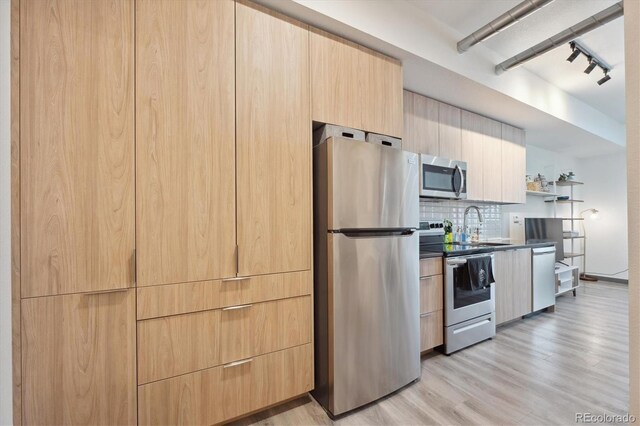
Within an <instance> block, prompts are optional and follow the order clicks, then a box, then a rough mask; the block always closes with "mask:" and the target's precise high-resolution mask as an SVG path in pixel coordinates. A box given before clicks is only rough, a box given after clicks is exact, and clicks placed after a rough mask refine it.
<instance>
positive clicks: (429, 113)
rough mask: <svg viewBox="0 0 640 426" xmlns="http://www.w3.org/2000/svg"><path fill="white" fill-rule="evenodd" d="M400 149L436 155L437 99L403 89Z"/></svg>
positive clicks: (437, 148)
mask: <svg viewBox="0 0 640 426" xmlns="http://www.w3.org/2000/svg"><path fill="white" fill-rule="evenodd" d="M403 96H404V101H403V104H404V138H403V139H402V149H403V150H405V151H411V152H416V153H419V154H428V155H435V156H438V155H439V154H440V148H439V144H438V132H439V125H438V108H439V106H438V104H439V102H438V101H435V100H433V99H431V98H427V97H426V96H422V95H418V94H417V93H413V92H409V91H408V90H405V91H404V92H403Z"/></svg>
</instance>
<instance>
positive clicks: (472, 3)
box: [410, 0, 624, 123]
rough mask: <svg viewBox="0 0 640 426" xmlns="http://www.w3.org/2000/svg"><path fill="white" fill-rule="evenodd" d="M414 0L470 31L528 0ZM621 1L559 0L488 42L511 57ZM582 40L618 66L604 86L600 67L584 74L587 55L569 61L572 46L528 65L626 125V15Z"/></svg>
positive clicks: (458, 28) (463, 31)
mask: <svg viewBox="0 0 640 426" xmlns="http://www.w3.org/2000/svg"><path fill="white" fill-rule="evenodd" d="M410 1H411V3H413V4H414V5H415V6H416V7H418V8H420V9H421V10H423V11H424V12H426V13H427V14H429V15H430V16H432V17H433V18H435V19H437V20H439V21H441V22H442V23H444V24H445V25H447V26H449V27H451V28H453V29H454V30H456V31H458V32H460V33H461V34H464V35H468V34H471V33H472V32H473V31H475V30H477V29H478V28H480V27H481V26H482V25H484V24H486V23H488V22H490V21H491V20H493V19H494V18H496V17H498V16H499V15H500V14H502V13H504V12H506V11H507V10H509V9H511V8H512V7H514V6H515V5H517V4H519V3H520V2H521V1H522V0H492V1H487V0H410ZM617 2H618V0H555V1H553V2H552V3H550V4H549V5H547V6H546V7H544V8H543V9H541V10H539V11H536V12H535V13H533V14H532V15H530V16H529V17H527V18H526V19H524V20H522V21H521V22H518V23H517V24H515V25H512V26H511V27H509V28H507V29H505V30H504V31H502V32H500V33H498V34H496V35H495V36H493V37H491V38H490V39H488V40H486V41H485V42H483V43H482V44H483V45H484V46H485V47H487V48H489V49H491V50H492V51H494V52H496V53H498V54H499V55H501V56H502V57H504V58H505V59H507V58H509V57H511V56H513V55H515V54H518V53H520V52H521V51H523V50H525V49H527V48H529V47H531V46H533V45H535V44H537V43H539V42H541V41H543V40H545V39H547V38H549V37H551V36H553V35H555V34H557V33H559V32H560V31H562V30H564V29H566V28H568V27H570V26H572V25H575V24H576V23H578V22H580V21H582V20H583V19H585V18H588V17H589V16H592V15H594V14H596V13H598V12H600V11H601V10H603V9H606V8H607V7H609V6H611V5H613V4H615V3H617ZM578 42H579V43H580V44H581V45H582V46H584V47H585V48H587V49H588V50H590V51H591V52H592V53H593V54H595V55H596V56H598V57H599V58H600V59H602V60H603V61H604V62H606V63H607V64H608V65H610V66H611V67H612V71H611V73H610V75H611V77H612V79H611V80H609V81H608V82H607V83H605V84H603V85H602V86H598V85H597V84H596V81H598V80H599V79H600V78H601V77H602V76H603V74H602V72H601V71H600V70H599V69H596V70H594V71H593V72H592V73H591V74H588V75H587V74H584V72H583V71H584V69H585V68H586V66H587V60H586V58H584V56H580V57H579V58H577V59H576V60H575V61H574V62H573V63H570V62H568V61H567V60H566V59H567V57H568V56H569V54H570V53H571V50H570V48H569V46H568V45H567V46H566V47H559V48H557V49H555V50H553V51H551V52H548V53H546V54H544V55H542V56H540V57H538V58H535V59H533V60H531V61H529V62H527V63H526V64H525V65H524V68H526V69H528V70H529V71H531V72H533V73H534V74H536V75H538V76H539V77H541V78H543V79H544V80H546V81H548V82H550V83H552V84H553V85H555V86H557V87H558V88H560V89H562V90H563V91H565V92H567V93H569V94H570V95H572V96H575V97H576V98H578V99H580V100H582V101H583V102H585V103H587V104H588V105H591V106H592V107H593V108H595V109H598V110H600V111H601V112H603V113H605V114H606V115H608V116H610V117H611V118H613V119H615V120H616V121H618V122H619V123H624V19H623V18H618V19H616V20H615V21H612V22H610V23H608V24H606V25H605V26H603V27H600V28H598V29H596V30H594V31H592V32H590V33H587V34H586V35H584V36H582V37H580V38H578ZM472 49H474V48H473V47H472Z"/></svg>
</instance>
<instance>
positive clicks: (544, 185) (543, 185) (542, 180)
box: [535, 173, 551, 192]
mask: <svg viewBox="0 0 640 426" xmlns="http://www.w3.org/2000/svg"><path fill="white" fill-rule="evenodd" d="M535 182H538V183H539V184H540V189H539V191H542V192H550V191H551V188H549V181H548V180H547V178H546V177H544V175H541V174H540V173H538V176H536V178H535Z"/></svg>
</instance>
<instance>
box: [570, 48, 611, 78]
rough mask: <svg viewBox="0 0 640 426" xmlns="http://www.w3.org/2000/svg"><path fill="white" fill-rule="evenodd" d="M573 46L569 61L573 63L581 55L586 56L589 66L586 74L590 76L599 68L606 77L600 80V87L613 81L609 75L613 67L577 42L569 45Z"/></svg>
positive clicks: (585, 71)
mask: <svg viewBox="0 0 640 426" xmlns="http://www.w3.org/2000/svg"><path fill="white" fill-rule="evenodd" d="M569 46H571V55H570V56H569V57H568V58H567V61H569V62H573V61H574V60H575V59H576V58H577V57H578V56H580V54H582V55H584V56H585V57H586V58H587V61H588V62H589V64H588V65H587V68H586V69H585V70H584V73H585V74H590V73H591V71H593V70H594V69H595V68H596V67H599V68H600V69H601V70H602V72H603V73H604V77H602V78H601V79H600V80H598V85H599V86H602V85H603V84H604V83H606V82H607V81H609V80H611V76H610V75H609V71H611V67H610V66H608V65H607V64H606V63H605V62H604V61H602V60H601V59H599V58H598V57H596V56H595V55H594V54H593V53H591V52H589V51H588V50H587V49H585V48H584V47H582V46H580V44H578V42H577V41H575V40H574V41H572V42H570V43H569Z"/></svg>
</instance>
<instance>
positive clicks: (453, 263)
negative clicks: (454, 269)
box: [447, 259, 467, 266]
mask: <svg viewBox="0 0 640 426" xmlns="http://www.w3.org/2000/svg"><path fill="white" fill-rule="evenodd" d="M465 263H467V259H448V260H447V265H451V266H460V265H464V264H465Z"/></svg>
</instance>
